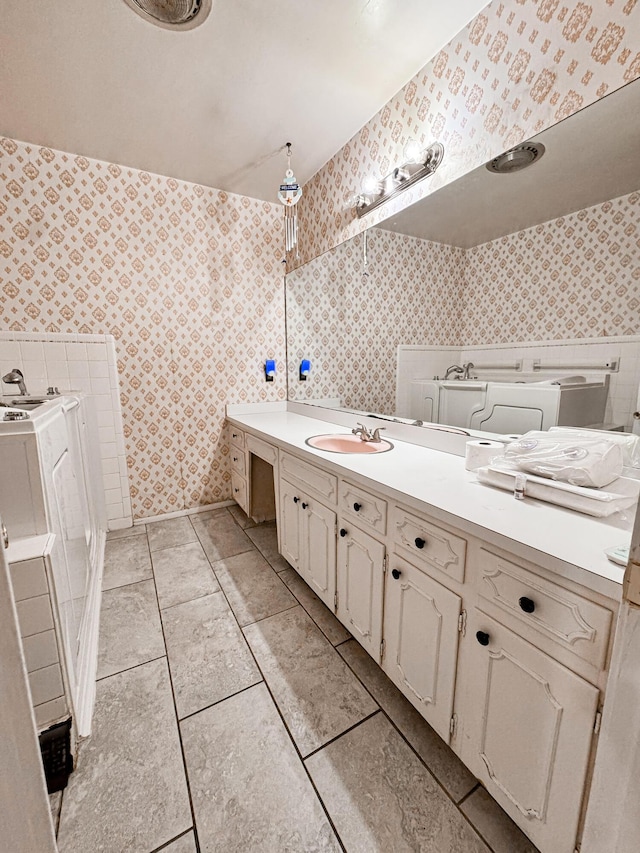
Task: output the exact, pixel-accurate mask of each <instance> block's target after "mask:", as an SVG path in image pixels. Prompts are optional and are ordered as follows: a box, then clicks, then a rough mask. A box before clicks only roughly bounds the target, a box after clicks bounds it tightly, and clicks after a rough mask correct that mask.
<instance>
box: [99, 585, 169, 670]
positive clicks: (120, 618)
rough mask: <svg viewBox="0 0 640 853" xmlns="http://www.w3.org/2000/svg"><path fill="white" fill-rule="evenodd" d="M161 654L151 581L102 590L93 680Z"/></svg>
mask: <svg viewBox="0 0 640 853" xmlns="http://www.w3.org/2000/svg"><path fill="white" fill-rule="evenodd" d="M164 654H165V648H164V640H163V638H162V626H161V624H160V615H159V613H158V601H157V599H156V590H155V586H154V584H153V581H152V580H150V581H141V582H140V583H132V584H128V585H127V586H120V587H117V588H116V589H108V590H105V591H104V592H103V594H102V608H101V610H100V639H99V645H98V672H97V675H96V677H97V678H104V677H105V676H107V675H113V673H115V672H120V671H121V670H123V669H128V668H129V667H132V666H137V665H138V664H140V663H145V661H149V660H153V659H154V658H159V657H161V656H162V655H164Z"/></svg>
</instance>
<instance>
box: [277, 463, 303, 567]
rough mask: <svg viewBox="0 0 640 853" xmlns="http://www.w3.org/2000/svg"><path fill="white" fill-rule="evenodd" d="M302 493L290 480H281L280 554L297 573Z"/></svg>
mask: <svg viewBox="0 0 640 853" xmlns="http://www.w3.org/2000/svg"><path fill="white" fill-rule="evenodd" d="M300 504H301V500H300V491H299V489H297V488H296V486H293V485H292V484H291V483H290V482H289V481H288V480H280V518H279V519H278V525H279V528H280V530H279V533H280V553H281V554H282V556H283V557H284V558H285V560H286V561H287V562H288V563H289V564H290V565H292V566H293V568H294V569H296V570H297V571H299V572H300V571H301V567H300V521H301V515H300Z"/></svg>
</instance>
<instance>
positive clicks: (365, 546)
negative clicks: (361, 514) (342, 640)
mask: <svg viewBox="0 0 640 853" xmlns="http://www.w3.org/2000/svg"><path fill="white" fill-rule="evenodd" d="M385 553H386V549H385V546H384V544H383V543H382V542H378V540H377V539H374V538H373V536H370V535H369V534H368V533H365V532H364V531H362V530H359V529H358V527H356V525H355V524H352V523H349V522H347V521H346V520H345V519H341V520H340V529H339V538H338V559H337V567H336V569H337V592H338V598H337V607H336V616H337V617H338V619H339V620H340V621H341V622H342V624H343V625H344V626H345V627H346V629H347V630H348V631H349V632H350V633H351V634H353V636H354V637H355V639H356V640H358V642H359V643H360V645H361V646H362V647H363V648H364V649H366V651H368V652H369V654H370V655H371V657H372V658H373V659H374V660H375V661H376V662H378V663H379V662H380V655H381V643H382V590H383V585H384V582H383V578H384V570H385Z"/></svg>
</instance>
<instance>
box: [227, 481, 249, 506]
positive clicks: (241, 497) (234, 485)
mask: <svg viewBox="0 0 640 853" xmlns="http://www.w3.org/2000/svg"><path fill="white" fill-rule="evenodd" d="M231 489H232V493H233V499H234V501H235V502H236V503H237V504H238V506H240V507H241V508H242V509H243V510H244V511H245V512H246V513H247V514H248V513H249V507H248V506H247V481H246V480H245V479H244V477H240V476H239V475H238V474H236V472H235V471H232V472H231Z"/></svg>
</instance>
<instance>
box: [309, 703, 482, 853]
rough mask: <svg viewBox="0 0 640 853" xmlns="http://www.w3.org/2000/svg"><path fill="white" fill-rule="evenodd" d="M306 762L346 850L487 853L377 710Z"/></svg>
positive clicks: (361, 852)
mask: <svg viewBox="0 0 640 853" xmlns="http://www.w3.org/2000/svg"><path fill="white" fill-rule="evenodd" d="M305 763H306V765H307V769H308V770H309V772H310V773H311V778H312V779H313V781H314V784H315V785H316V788H317V790H318V793H319V794H320V796H321V798H322V800H323V802H324V804H325V807H326V809H327V811H328V813H329V815H330V817H331V819H332V821H333V823H334V825H335V827H336V830H337V832H338V833H339V835H340V838H341V839H342V842H343V844H344V846H345V848H346V849H347V850H348V851H349V853H389V851H391V850H392V851H394V853H400V851H416V853H490V851H489V848H488V847H487V846H486V845H485V844H484V842H483V841H482V840H481V839H480V838H479V837H478V836H477V835H476V833H475V832H474V831H473V829H472V828H471V827H470V826H469V824H468V823H467V821H466V820H465V819H464V817H463V816H462V815H461V814H460V812H459V811H458V809H457V808H456V807H455V806H454V804H453V803H452V802H451V800H450V799H449V798H448V797H447V796H446V794H445V793H444V792H443V791H442V789H441V788H440V787H439V785H438V784H437V782H436V781H435V779H434V778H433V777H432V776H431V774H430V773H429V771H428V770H427V769H426V768H425V767H424V766H423V764H422V763H421V762H420V761H419V760H418V758H416V756H415V755H414V753H413V752H412V751H411V749H410V748H409V747H408V746H407V744H406V743H405V742H404V740H403V739H402V738H401V737H400V735H399V734H398V732H397V731H396V730H395V728H394V727H393V726H392V725H391V723H390V722H389V721H388V720H387V718H386V717H385V716H384V715H383V714H376V715H375V716H374V717H372V718H371V719H369V720H366V721H365V722H364V723H362V724H361V725H359V726H357V727H356V728H355V729H353V730H352V731H350V732H348V733H347V734H346V735H344V736H343V737H341V738H339V739H338V740H336V741H334V743H332V744H329V746H327V747H325V748H324V749H322V750H320V751H319V752H317V753H316V754H315V755H312V756H311V757H310V758H308V759H307V761H306V762H305Z"/></svg>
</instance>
